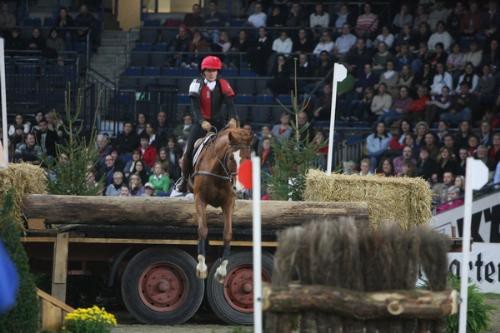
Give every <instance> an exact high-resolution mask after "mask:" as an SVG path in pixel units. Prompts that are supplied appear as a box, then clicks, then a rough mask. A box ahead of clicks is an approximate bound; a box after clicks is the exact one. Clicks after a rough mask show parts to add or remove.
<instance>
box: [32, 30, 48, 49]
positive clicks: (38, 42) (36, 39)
mask: <svg viewBox="0 0 500 333" xmlns="http://www.w3.org/2000/svg"><path fill="white" fill-rule="evenodd" d="M28 49H29V50H34V51H43V50H44V49H45V40H44V39H43V37H42V36H41V34H40V29H38V28H33V30H32V31H31V39H30V40H29V41H28Z"/></svg>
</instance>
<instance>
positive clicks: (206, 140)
mask: <svg viewBox="0 0 500 333" xmlns="http://www.w3.org/2000/svg"><path fill="white" fill-rule="evenodd" d="M216 137H217V135H216V134H215V133H212V132H211V133H208V134H207V135H206V136H205V137H203V138H200V139H198V140H196V142H195V143H194V150H193V168H194V166H195V165H196V163H197V162H198V159H199V158H200V155H201V152H202V151H203V149H205V147H207V146H208V145H209V144H210V143H211V142H212V141H214V140H215V138H216Z"/></svg>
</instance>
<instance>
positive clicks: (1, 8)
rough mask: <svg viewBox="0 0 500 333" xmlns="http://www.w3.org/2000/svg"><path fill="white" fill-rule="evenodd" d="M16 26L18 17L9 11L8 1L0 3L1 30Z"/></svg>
mask: <svg viewBox="0 0 500 333" xmlns="http://www.w3.org/2000/svg"><path fill="white" fill-rule="evenodd" d="M15 26H16V17H15V16H14V15H12V13H10V12H9V5H8V4H7V2H2V3H1V4H0V31H4V30H8V29H12V28H14V27H15Z"/></svg>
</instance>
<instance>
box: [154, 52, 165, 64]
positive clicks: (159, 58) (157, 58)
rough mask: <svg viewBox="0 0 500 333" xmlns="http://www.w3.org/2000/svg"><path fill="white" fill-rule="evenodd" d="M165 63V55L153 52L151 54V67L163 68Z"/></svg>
mask: <svg viewBox="0 0 500 333" xmlns="http://www.w3.org/2000/svg"><path fill="white" fill-rule="evenodd" d="M166 62H167V57H166V55H165V53H160V52H153V53H151V66H158V67H163V66H165V63H166Z"/></svg>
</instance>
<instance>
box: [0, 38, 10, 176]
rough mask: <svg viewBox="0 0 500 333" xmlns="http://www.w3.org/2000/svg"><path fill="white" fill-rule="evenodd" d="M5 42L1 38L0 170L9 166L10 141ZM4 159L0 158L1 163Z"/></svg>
mask: <svg viewBox="0 0 500 333" xmlns="http://www.w3.org/2000/svg"><path fill="white" fill-rule="evenodd" d="M5 89H6V86H5V40H4V39H3V38H0V90H1V93H0V98H1V99H2V134H3V135H2V142H1V145H2V148H3V156H2V157H3V163H0V168H2V167H5V168H6V167H7V166H8V165H9V141H8V140H9V139H8V130H9V127H8V126H7V94H6V93H5ZM0 150H1V149H0ZM1 160H2V158H0V161H1Z"/></svg>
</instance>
